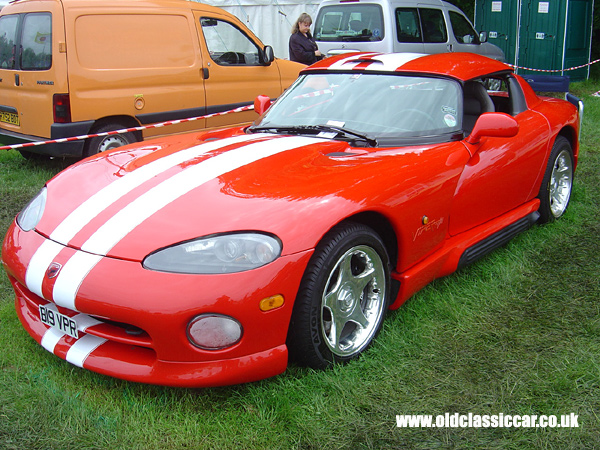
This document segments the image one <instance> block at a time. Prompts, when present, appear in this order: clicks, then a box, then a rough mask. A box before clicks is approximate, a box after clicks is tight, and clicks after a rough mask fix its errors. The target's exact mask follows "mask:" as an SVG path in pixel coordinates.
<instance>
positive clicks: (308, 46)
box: [290, 32, 319, 64]
mask: <svg viewBox="0 0 600 450" xmlns="http://www.w3.org/2000/svg"><path fill="white" fill-rule="evenodd" d="M318 49H319V48H318V47H317V43H316V42H315V40H314V39H313V37H312V35H311V34H310V33H308V36H304V35H303V34H302V33H300V32H298V33H294V34H292V35H291V36H290V61H296V62H299V63H302V64H312V63H314V62H317V60H318V59H319V58H317V56H316V55H315V52H316V51H317V50H318Z"/></svg>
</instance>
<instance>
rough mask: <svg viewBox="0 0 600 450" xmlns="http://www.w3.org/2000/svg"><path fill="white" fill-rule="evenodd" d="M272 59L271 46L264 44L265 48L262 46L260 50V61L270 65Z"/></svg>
mask: <svg viewBox="0 0 600 450" xmlns="http://www.w3.org/2000/svg"><path fill="white" fill-rule="evenodd" d="M273 61H275V53H274V52H273V47H271V46H270V45H266V46H265V48H263V50H262V51H261V52H260V63H261V64H262V65H263V66H270V65H271V63H272V62H273Z"/></svg>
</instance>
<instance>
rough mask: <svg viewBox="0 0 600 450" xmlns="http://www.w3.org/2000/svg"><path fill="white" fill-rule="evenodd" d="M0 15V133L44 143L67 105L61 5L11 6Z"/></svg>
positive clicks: (52, 3) (34, 4)
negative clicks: (55, 103) (36, 139)
mask: <svg viewBox="0 0 600 450" xmlns="http://www.w3.org/2000/svg"><path fill="white" fill-rule="evenodd" d="M2 12H3V15H2V16H1V17H0V128H2V129H3V130H6V132H8V133H11V132H14V133H19V134H22V135H26V136H32V137H38V138H49V137H50V127H51V125H52V124H53V123H54V121H55V117H54V116H55V113H56V115H58V117H57V121H61V120H62V119H63V117H64V115H65V114H68V105H69V104H68V97H67V96H68V93H69V90H68V82H67V73H66V66H67V64H66V47H65V38H64V20H63V16H62V9H61V4H60V3H58V2H36V3H33V4H31V3H30V4H22V5H21V4H19V3H15V4H13V5H9V6H8V7H5V8H4V9H3V11H2ZM55 94H58V95H55ZM61 94H62V95H61ZM53 100H54V101H55V102H58V104H57V105H56V106H53ZM64 119H65V120H68V118H67V117H64ZM3 140H5V139H3Z"/></svg>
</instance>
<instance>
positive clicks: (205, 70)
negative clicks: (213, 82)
mask: <svg viewBox="0 0 600 450" xmlns="http://www.w3.org/2000/svg"><path fill="white" fill-rule="evenodd" d="M209 76H210V74H209V73H208V67H203V68H202V78H204V79H205V80H208V77H209Z"/></svg>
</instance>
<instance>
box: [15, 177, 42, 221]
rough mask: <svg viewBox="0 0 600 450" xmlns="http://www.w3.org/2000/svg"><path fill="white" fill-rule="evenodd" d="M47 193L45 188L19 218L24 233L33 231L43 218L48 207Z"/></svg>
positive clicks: (28, 204)
mask: <svg viewBox="0 0 600 450" xmlns="http://www.w3.org/2000/svg"><path fill="white" fill-rule="evenodd" d="M46 191H47V190H46V188H45V187H44V188H42V190H41V191H40V192H38V194H37V195H36V196H35V197H33V198H32V199H31V201H30V202H29V203H27V206H25V208H23V210H22V211H21V212H20V213H19V215H18V216H17V224H18V225H19V226H20V227H21V229H22V230H23V231H31V230H33V229H34V228H35V227H36V226H37V224H38V223H39V221H40V219H41V218H42V215H43V214H44V208H45V207H46V195H47V193H46Z"/></svg>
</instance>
